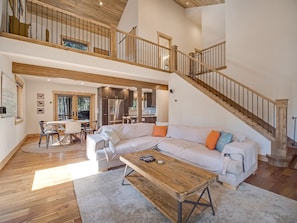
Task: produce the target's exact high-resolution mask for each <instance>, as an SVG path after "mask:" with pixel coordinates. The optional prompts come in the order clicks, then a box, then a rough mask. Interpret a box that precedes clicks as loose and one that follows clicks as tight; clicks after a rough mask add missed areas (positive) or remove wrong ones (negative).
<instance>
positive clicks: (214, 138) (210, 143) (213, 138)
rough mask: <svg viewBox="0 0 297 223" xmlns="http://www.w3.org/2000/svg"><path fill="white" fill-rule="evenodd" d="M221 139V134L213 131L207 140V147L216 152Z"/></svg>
mask: <svg viewBox="0 0 297 223" xmlns="http://www.w3.org/2000/svg"><path fill="white" fill-rule="evenodd" d="M219 138H220V132H218V131H215V130H211V132H210V133H209V134H208V136H207V138H206V143H205V145H206V147H207V148H208V149H211V150H214V149H215V148H216V144H217V142H218V140H219Z"/></svg>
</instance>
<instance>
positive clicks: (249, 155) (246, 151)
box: [222, 142, 258, 172]
mask: <svg viewBox="0 0 297 223" xmlns="http://www.w3.org/2000/svg"><path fill="white" fill-rule="evenodd" d="M232 153H233V154H234V153H239V154H241V155H242V156H243V171H244V172H245V171H247V170H249V169H250V168H251V167H252V166H253V165H254V164H255V163H256V162H257V156H258V151H257V147H256V144H255V143H253V142H232V143H229V144H227V145H225V147H224V149H223V151H222V156H225V154H232Z"/></svg>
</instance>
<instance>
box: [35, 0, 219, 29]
mask: <svg viewBox="0 0 297 223" xmlns="http://www.w3.org/2000/svg"><path fill="white" fill-rule="evenodd" d="M39 1H40V2H44V3H47V4H49V5H53V6H55V7H57V8H61V9H64V10H66V11H69V12H72V13H74V14H77V15H79V16H82V17H85V18H89V19H92V20H95V21H100V22H101V23H103V24H106V25H114V26H117V25H118V23H119V21H120V18H121V16H122V13H123V11H124V9H125V7H126V4H127V2H128V0H39ZM173 1H174V2H176V3H177V4H179V5H181V6H182V7H184V8H191V7H200V6H205V5H213V4H220V3H224V2H225V0H173Z"/></svg>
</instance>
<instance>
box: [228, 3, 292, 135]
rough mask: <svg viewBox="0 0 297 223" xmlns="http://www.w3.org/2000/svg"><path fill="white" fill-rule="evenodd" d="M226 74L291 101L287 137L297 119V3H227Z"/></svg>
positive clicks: (273, 95)
mask: <svg viewBox="0 0 297 223" xmlns="http://www.w3.org/2000/svg"><path fill="white" fill-rule="evenodd" d="M225 8H226V52H227V55H226V56H227V57H226V58H227V68H228V69H227V70H226V71H224V73H226V74H228V75H230V76H231V77H234V78H235V79H236V80H238V81H240V82H242V83H244V84H246V85H247V86H249V87H251V88H253V89H255V90H257V91H258V92H260V93H262V94H264V95H265V96H267V97H269V98H271V99H289V105H288V106H289V107H288V136H289V137H291V138H293V137H294V136H293V121H292V116H297V98H296V95H297V87H296V86H297V75H296V52H297V44H296V40H297V26H296V21H297V1H296V0H284V1H279V0H249V1H246V0H226V1H225Z"/></svg>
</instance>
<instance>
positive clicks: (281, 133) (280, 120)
mask: <svg viewBox="0 0 297 223" xmlns="http://www.w3.org/2000/svg"><path fill="white" fill-rule="evenodd" d="M275 101H276V123H275V124H276V126H275V130H276V131H275V137H276V142H277V145H276V148H272V151H271V154H272V155H276V156H281V157H286V156H287V110H288V99H276V100H275Z"/></svg>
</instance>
